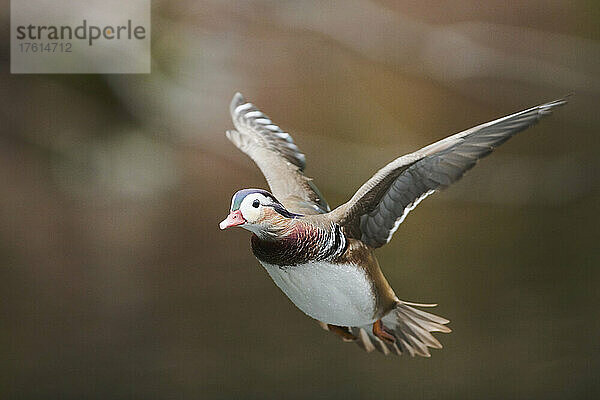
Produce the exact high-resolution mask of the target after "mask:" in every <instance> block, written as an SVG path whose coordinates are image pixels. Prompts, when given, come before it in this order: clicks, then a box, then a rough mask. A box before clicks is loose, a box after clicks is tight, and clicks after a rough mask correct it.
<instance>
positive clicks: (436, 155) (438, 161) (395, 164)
mask: <svg viewBox="0 0 600 400" xmlns="http://www.w3.org/2000/svg"><path fill="white" fill-rule="evenodd" d="M565 103H566V100H565V99H560V100H555V101H551V102H549V103H545V104H542V105H539V106H536V107H532V108H530V109H527V110H524V111H521V112H518V113H515V114H512V115H509V116H506V117H504V118H500V119H497V120H495V121H491V122H488V123H485V124H482V125H479V126H476V127H474V128H471V129H468V130H466V131H464V132H461V133H457V134H455V135H453V136H449V137H447V138H445V139H443V140H440V141H439V142H436V143H433V144H431V145H429V146H427V147H424V148H422V149H421V150H418V151H416V152H414V153H411V154H407V155H405V156H402V157H399V158H397V159H396V160H394V161H392V162H391V163H389V164H388V165H386V166H385V167H383V168H382V169H380V170H379V171H378V172H377V173H376V174H375V175H374V176H373V177H372V178H371V179H369V180H368V181H367V182H366V183H365V184H364V185H362V186H361V187H360V189H358V191H357V192H356V194H355V195H354V196H353V197H352V199H350V201H348V202H347V203H345V204H343V205H341V206H340V207H338V208H336V209H335V210H333V211H332V218H333V219H334V220H336V221H338V223H340V225H342V227H343V228H344V230H345V232H346V234H347V235H348V236H350V237H353V238H356V239H360V240H362V241H363V242H364V243H366V244H367V245H369V246H371V247H380V246H383V245H384V244H386V243H387V242H389V241H390V239H391V238H392V235H393V234H394V232H395V231H396V229H397V228H398V226H399V225H400V224H401V223H402V221H404V218H405V217H406V215H407V214H408V213H409V212H410V211H411V210H412V209H413V208H414V207H416V206H417V204H419V202H420V201H421V200H423V199H424V198H425V197H427V196H428V195H430V194H432V193H434V192H435V191H436V190H440V189H443V188H445V187H447V186H449V185H450V184H452V183H454V182H456V181H457V180H459V179H460V178H461V177H462V176H463V174H464V173H465V172H466V171H468V170H469V169H471V168H472V167H473V166H474V165H475V164H476V163H477V161H478V160H479V159H480V158H482V157H485V156H486V155H488V154H490V153H491V152H492V150H493V149H494V148H496V147H498V146H499V145H501V144H502V143H504V142H505V141H507V140H508V139H510V138H511V137H512V136H513V135H515V134H516V133H518V132H520V131H522V130H524V129H526V128H528V127H529V126H531V125H533V124H535V123H536V122H537V121H539V120H540V118H542V117H543V116H545V115H548V114H550V113H551V110H552V109H553V108H554V107H557V106H561V105H563V104H565Z"/></svg>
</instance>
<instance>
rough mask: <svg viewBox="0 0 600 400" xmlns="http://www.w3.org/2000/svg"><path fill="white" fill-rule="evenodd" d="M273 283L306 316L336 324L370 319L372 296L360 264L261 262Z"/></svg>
mask: <svg viewBox="0 0 600 400" xmlns="http://www.w3.org/2000/svg"><path fill="white" fill-rule="evenodd" d="M262 265H263V266H264V267H265V269H266V270H267V272H268V273H269V275H271V278H272V279H273V281H274V282H275V284H276V285H277V286H279V288H280V289H281V290H282V291H283V292H284V293H285V294H286V295H287V297H289V298H290V300H292V302H293V303H294V304H295V305H296V307H298V308H299V309H300V310H302V311H303V312H304V313H305V314H307V315H308V316H310V317H312V318H314V319H317V320H319V321H322V322H325V323H328V324H333V325H340V326H362V325H367V324H370V323H373V322H374V321H375V318H373V315H374V313H375V297H374V295H373V289H372V285H371V282H370V281H369V280H368V279H367V275H366V274H365V273H364V271H363V270H362V269H360V268H356V267H355V266H353V265H349V264H341V265H340V264H332V263H328V262H311V263H307V264H301V265H296V266H293V267H286V268H284V269H281V268H279V267H278V266H276V265H271V264H266V263H262Z"/></svg>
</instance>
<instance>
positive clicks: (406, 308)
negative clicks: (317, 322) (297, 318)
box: [325, 301, 452, 357]
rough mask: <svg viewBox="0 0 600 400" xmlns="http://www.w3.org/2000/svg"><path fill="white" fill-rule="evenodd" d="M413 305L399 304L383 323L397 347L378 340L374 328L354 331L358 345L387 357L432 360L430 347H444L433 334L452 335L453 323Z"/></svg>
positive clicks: (360, 328)
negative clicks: (450, 325)
mask: <svg viewBox="0 0 600 400" xmlns="http://www.w3.org/2000/svg"><path fill="white" fill-rule="evenodd" d="M409 304H414V303H408V302H403V301H400V302H398V304H396V307H395V308H394V309H393V310H392V311H390V312H389V313H387V314H386V315H385V316H384V317H383V318H382V319H381V320H382V322H383V325H384V326H385V328H386V331H387V332H388V333H390V334H392V335H393V336H394V338H395V339H396V342H395V343H386V342H384V341H382V340H381V339H379V338H378V337H377V336H375V335H374V334H373V325H372V324H371V325H365V326H359V327H352V328H350V331H351V332H352V334H353V335H354V336H356V338H357V340H355V342H356V343H357V344H358V345H359V346H360V347H361V348H362V349H363V350H365V351H367V352H371V351H373V350H374V349H377V350H379V351H380V352H382V353H383V354H385V355H388V354H390V353H393V354H396V355H401V354H403V353H407V354H410V355H411V356H413V357H414V356H415V355H418V356H422V357H430V356H431V355H430V354H429V347H431V348H434V349H441V348H442V345H441V343H440V342H439V341H438V340H437V339H436V338H435V337H433V335H432V334H431V332H442V333H449V332H451V331H452V330H451V329H450V328H448V327H447V326H446V324H447V323H449V322H450V321H448V320H447V319H445V318H442V317H438V316H437V315H433V314H431V313H428V312H425V311H422V310H418V309H416V308H414V307H411V306H410V305H409ZM325 329H327V328H325Z"/></svg>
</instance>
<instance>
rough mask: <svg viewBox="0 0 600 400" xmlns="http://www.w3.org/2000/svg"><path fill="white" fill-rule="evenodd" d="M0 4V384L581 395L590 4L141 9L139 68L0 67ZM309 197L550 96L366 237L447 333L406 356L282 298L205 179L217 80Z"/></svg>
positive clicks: (588, 236)
mask: <svg viewBox="0 0 600 400" xmlns="http://www.w3.org/2000/svg"><path fill="white" fill-rule="evenodd" d="M7 3H8V2H5V5H4V7H3V8H2V9H1V10H0V18H1V19H2V21H3V23H2V25H1V28H0V29H1V31H2V33H3V37H4V38H5V40H3V41H2V42H1V44H0V46H2V47H1V49H2V52H1V55H2V58H1V62H0V69H1V70H2V73H1V74H0V91H1V93H2V96H1V97H0V99H1V101H2V104H1V106H0V121H1V124H0V129H1V134H0V294H1V296H2V297H1V301H0V311H1V312H0V318H1V320H0V349H1V353H0V354H1V361H0V366H1V373H0V395H2V396H1V397H2V398H7V399H9V398H10V399H12V398H22V399H29V398H37V399H50V398H65V399H68V398H78V399H80V398H103V399H126V398H139V399H151V398H156V399H175V398H178V399H189V398H201V399H229V398H239V399H268V398H273V399H280V398H292V399H294V398H297V399H301V398H308V397H314V398H342V399H358V398H382V399H388V398H389V399H398V398H403V399H439V398H449V399H481V398H486V399H509V398H510V399H512V398H522V399H533V398H539V399H585V398H594V397H595V396H597V395H598V393H600V384H599V383H598V373H599V371H600V361H599V356H600V344H599V342H598V338H599V334H600V322H599V317H600V312H599V308H598V307H599V305H600V304H599V300H600V296H599V294H598V284H599V283H600V279H599V278H600V273H599V265H598V264H599V261H600V257H599V250H598V244H597V241H598V233H599V230H598V223H599V218H598V214H599V213H600V207H599V205H600V202H599V199H600V193H599V181H598V178H597V173H598V166H599V158H598V144H599V143H598V134H599V127H600V114H599V113H598V102H599V100H600V43H599V40H600V28H599V26H600V7H599V3H598V2H597V1H592V0H578V1H565V0H556V1H545V0H544V1H542V0H534V1H527V2H518V3H517V2H509V3H507V2H505V1H499V0H493V1H486V2H479V1H472V0H460V1H446V2H434V1H421V2H392V1H364V0H351V1H336V2H318V1H305V2H282V1H241V2H237V1H236V2H234V1H229V2H226V1H218V0H213V1H178V2H167V1H154V2H153V9H152V16H153V25H152V56H153V64H152V74H150V75H62V76H61V75H29V76H27V75H10V74H9V70H10V68H9V64H10V62H9V61H10V60H9V58H8V54H9V41H8V29H9V20H10V19H9V17H10V13H9V8H8V4H7ZM238 90H239V91H241V92H242V93H243V94H244V95H245V96H246V97H247V98H249V99H250V100H251V101H252V102H254V103H255V104H257V105H258V106H259V107H260V108H261V109H263V110H264V111H265V112H266V113H267V114H269V115H270V116H271V118H272V119H273V120H274V121H275V122H276V123H277V124H279V125H280V126H282V127H283V128H284V129H286V130H287V131H289V132H290V133H292V134H293V136H294V138H295V140H296V143H297V144H298V145H299V147H300V148H301V149H302V150H304V151H305V153H306V154H307V159H308V169H307V173H308V174H309V175H311V176H314V177H315V178H316V183H317V184H318V185H319V187H320V189H321V190H322V191H323V192H324V194H325V195H326V197H327V198H328V200H329V202H330V203H331V204H332V205H338V204H340V203H341V202H343V201H345V200H347V199H348V198H349V196H351V195H352V194H353V193H354V190H356V188H358V186H359V185H361V184H362V183H363V182H364V181H365V180H366V179H367V178H368V177H370V176H371V174H372V173H373V172H374V171H375V170H376V169H377V168H379V167H381V166H382V165H383V164H384V163H386V162H388V161H390V160H391V159H393V158H395V157H396V156H398V155H401V154H404V153H407V152H410V151H413V150H416V149H417V148H419V147H421V146H423V145H426V144H428V143H431V142H433V141H435V140H437V139H440V138H442V137H444V136H447V135H449V134H451V133H455V132H457V131H460V130H463V129H466V128H469V127H471V126H473V125H476V124H479V123H482V122H486V121H488V120H491V119H494V118H497V117H500V116H503V115H505V114H509V113H511V112H514V111H518V110H520V109H523V108H526V107H528V106H532V105H535V104H538V103H540V102H543V101H547V100H552V99H555V98H558V97H560V96H563V95H565V94H567V93H569V92H574V93H575V96H573V97H572V98H571V101H570V103H569V104H568V105H567V106H565V107H563V108H561V109H559V110H557V111H556V112H555V113H554V115H553V116H551V117H549V118H546V119H544V120H543V121H542V122H541V124H540V125H538V126H537V127H535V128H533V129H530V130H528V131H526V132H524V133H522V134H520V135H519V136H517V137H516V138H514V139H513V140H511V141H510V142H509V143H507V144H506V145H504V146H503V147H502V148H500V149H499V150H498V151H497V152H495V153H494V154H493V155H492V156H490V158H487V159H485V160H484V161H483V162H481V164H480V165H479V166H478V167H477V168H475V169H474V170H473V171H472V172H470V173H468V174H467V176H466V177H465V179H463V180H462V181H461V182H459V183H458V184H456V185H455V186H453V187H451V188H450V189H448V190H447V191H445V192H442V193H439V194H436V195H435V196H432V197H430V198H429V199H427V201H425V202H423V203H422V204H421V205H420V206H419V207H418V208H417V209H416V210H415V211H413V212H412V213H411V215H410V216H409V217H408V218H407V220H406V221H405V222H404V223H403V225H402V226H401V228H400V229H399V231H398V232H397V233H396V235H395V240H394V241H392V242H391V244H390V245H388V246H386V247H384V248H382V249H381V250H380V251H379V252H378V254H379V257H380V262H381V264H382V266H383V268H384V271H385V273H386V275H387V276H388V279H389V280H390V282H391V283H392V285H393V286H394V287H395V289H396V292H397V293H398V295H399V296H400V297H401V298H403V299H406V300H412V301H422V302H438V303H439V304H440V306H439V307H438V308H437V309H436V311H435V312H436V313H437V314H440V315H443V316H446V317H448V318H450V319H451V320H452V323H451V327H452V329H453V330H454V332H453V333H452V334H450V335H443V336H442V335H438V337H440V336H441V337H440V340H441V341H442V342H443V344H444V349H443V350H441V351H435V352H434V354H433V357H432V358H431V359H410V358H409V357H401V358H384V357H383V356H381V355H380V354H366V353H363V352H361V351H360V350H359V349H358V348H356V347H355V346H352V345H348V344H342V343H341V342H340V341H339V340H338V339H337V338H335V337H333V336H332V335H331V334H329V333H327V332H324V331H322V330H321V329H320V328H319V327H318V326H317V325H316V324H315V323H314V322H312V321H311V320H310V319H309V318H308V317H306V316H304V315H303V314H302V313H301V312H300V311H298V310H297V309H295V308H294V307H293V305H292V304H291V303H290V302H289V301H288V300H287V298H286V297H285V296H284V295H283V294H282V293H280V292H279V290H278V289H277V288H276V287H275V285H274V284H273V283H272V282H271V281H270V279H269V278H268V276H267V274H266V273H265V272H264V271H263V270H262V269H261V268H260V266H259V264H258V263H257V261H256V260H255V259H254V257H253V256H252V254H251V252H250V249H249V235H248V233H247V232H245V231H242V230H233V231H226V232H221V231H219V230H218V226H217V225H218V222H219V221H220V220H221V219H222V218H224V216H225V215H226V213H227V211H228V207H229V203H230V198H231V197H230V196H231V195H232V194H233V193H234V192H235V191H236V190H238V189H240V188H242V187H266V184H265V182H264V180H263V177H262V176H261V174H260V172H259V171H258V169H257V168H256V167H255V166H254V165H253V164H252V162H251V161H250V160H249V159H247V158H246V157H245V156H244V155H243V154H242V153H240V152H239V151H238V150H237V149H236V148H235V147H233V145H231V144H230V143H229V142H228V141H227V140H226V138H225V136H224V131H225V129H228V128H231V127H232V124H231V121H230V118H229V115H228V105H229V101H230V99H231V96H232V95H233V94H234V92H235V91H238Z"/></svg>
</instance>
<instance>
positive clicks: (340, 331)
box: [327, 324, 356, 342]
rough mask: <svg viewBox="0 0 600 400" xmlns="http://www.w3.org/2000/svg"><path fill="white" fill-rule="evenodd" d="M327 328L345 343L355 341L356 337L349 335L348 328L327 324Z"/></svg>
mask: <svg viewBox="0 0 600 400" xmlns="http://www.w3.org/2000/svg"><path fill="white" fill-rule="evenodd" d="M327 328H329V330H330V331H331V332H333V333H335V334H336V335H339V336H341V338H342V340H344V341H345V342H351V341H354V340H356V336H354V335H353V334H352V333H350V331H349V330H348V328H344V327H342V326H337V325H331V324H327Z"/></svg>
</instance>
